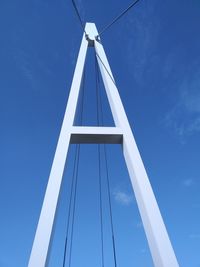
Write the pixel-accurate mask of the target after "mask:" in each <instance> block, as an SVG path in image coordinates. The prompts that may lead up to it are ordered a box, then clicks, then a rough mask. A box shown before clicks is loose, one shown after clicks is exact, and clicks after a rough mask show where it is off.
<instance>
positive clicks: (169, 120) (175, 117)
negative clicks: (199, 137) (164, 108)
mask: <svg viewBox="0 0 200 267" xmlns="http://www.w3.org/2000/svg"><path fill="white" fill-rule="evenodd" d="M194 70H195V68H194ZM176 88H177V91H178V95H177V96H175V97H176V104H175V105H174V106H173V107H172V108H171V110H169V111H168V113H167V114H166V116H165V125H166V126H167V127H168V128H170V129H172V130H173V131H174V132H175V133H176V135H177V136H179V137H180V140H181V141H182V142H184V141H185V137H186V136H189V135H192V134H195V133H197V132H200V66H199V69H198V70H196V71H193V74H191V73H188V74H187V76H186V77H184V79H183V80H182V81H179V82H177V84H176Z"/></svg>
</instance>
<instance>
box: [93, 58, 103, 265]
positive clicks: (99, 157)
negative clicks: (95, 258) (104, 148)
mask: <svg viewBox="0 0 200 267" xmlns="http://www.w3.org/2000/svg"><path fill="white" fill-rule="evenodd" d="M94 58H95V78H96V79H95V80H96V105H97V125H98V126H100V116H99V88H98V85H99V83H98V77H97V69H96V67H97V66H96V56H95V54H94ZM98 174H99V209H100V228H101V230H100V232H101V261H102V267H104V264H105V260H104V238H103V209H102V174H101V150H100V144H98Z"/></svg>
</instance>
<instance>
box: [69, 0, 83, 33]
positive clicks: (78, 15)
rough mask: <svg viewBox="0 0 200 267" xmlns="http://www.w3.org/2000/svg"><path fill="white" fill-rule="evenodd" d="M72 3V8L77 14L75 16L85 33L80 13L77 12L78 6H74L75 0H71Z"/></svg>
mask: <svg viewBox="0 0 200 267" xmlns="http://www.w3.org/2000/svg"><path fill="white" fill-rule="evenodd" d="M72 5H73V7H74V10H75V12H76V15H77V17H78V20H79V22H80V25H81V27H82V29H83V31H84V32H85V34H86V31H85V27H84V23H83V20H82V18H81V15H80V13H79V11H78V8H77V6H76V3H75V1H74V0H72Z"/></svg>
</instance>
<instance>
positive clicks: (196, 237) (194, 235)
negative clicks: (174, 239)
mask: <svg viewBox="0 0 200 267" xmlns="http://www.w3.org/2000/svg"><path fill="white" fill-rule="evenodd" d="M189 238H190V239H200V234H190V235H189Z"/></svg>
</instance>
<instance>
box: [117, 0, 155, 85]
mask: <svg viewBox="0 0 200 267" xmlns="http://www.w3.org/2000/svg"><path fill="white" fill-rule="evenodd" d="M155 2H156V1H154V4H153V3H152V4H151V5H149V4H148V3H146V2H145V1H144V2H143V3H140V5H138V7H137V9H135V11H134V15H133V16H131V13H130V14H129V15H128V16H127V17H126V20H125V24H122V26H121V27H122V28H121V29H122V30H121V31H119V33H118V34H120V35H123V32H127V31H128V33H129V37H128V42H127V43H126V49H125V50H124V57H125V59H126V62H127V63H128V68H129V70H130V72H131V74H132V75H133V77H134V80H135V81H136V82H137V84H138V85H142V86H144V85H145V84H146V78H147V77H148V76H149V75H150V72H151V71H152V68H151V66H152V64H153V65H154V64H156V62H157V61H158V58H159V57H158V53H157V49H156V47H157V39H158V34H159V32H160V24H159V23H158V18H157V17H156V16H154V14H155V5H156V3H155ZM150 18H151V19H150ZM124 27H126V30H127V31H124ZM120 39H121V37H120Z"/></svg>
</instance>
